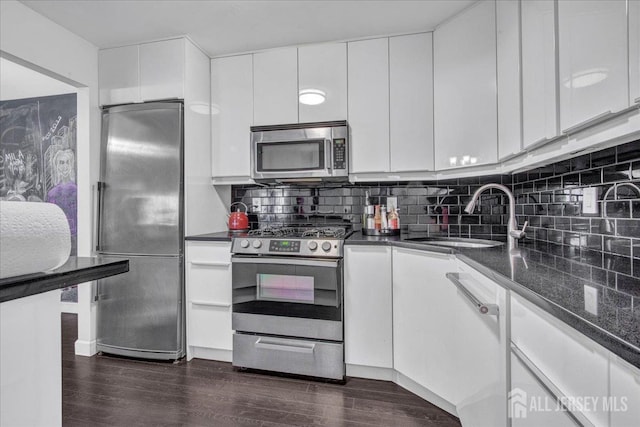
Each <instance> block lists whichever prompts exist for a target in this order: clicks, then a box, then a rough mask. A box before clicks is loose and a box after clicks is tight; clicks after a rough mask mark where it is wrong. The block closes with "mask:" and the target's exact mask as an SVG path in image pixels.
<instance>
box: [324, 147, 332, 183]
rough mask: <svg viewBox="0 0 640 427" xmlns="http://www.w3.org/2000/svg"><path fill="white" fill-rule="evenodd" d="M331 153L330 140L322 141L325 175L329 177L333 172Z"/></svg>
mask: <svg viewBox="0 0 640 427" xmlns="http://www.w3.org/2000/svg"><path fill="white" fill-rule="evenodd" d="M332 151H333V147H332V141H331V139H325V140H324V159H325V162H326V168H325V169H326V170H327V173H328V174H329V175H331V174H332V173H333V172H332V171H333V157H332V154H333V153H332Z"/></svg>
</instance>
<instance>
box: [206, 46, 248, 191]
mask: <svg viewBox="0 0 640 427" xmlns="http://www.w3.org/2000/svg"><path fill="white" fill-rule="evenodd" d="M211 105H212V109H213V111H212V115H211V130H212V132H211V139H212V148H213V149H212V166H211V167H212V176H213V178H214V180H215V179H216V178H217V177H237V178H238V179H240V180H241V181H242V180H247V181H248V180H249V176H250V175H251V164H250V130H249V129H250V127H251V125H252V124H253V55H240V56H231V57H226V58H217V59H212V60H211Z"/></svg>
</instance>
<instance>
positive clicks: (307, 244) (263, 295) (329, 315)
mask: <svg viewBox="0 0 640 427" xmlns="http://www.w3.org/2000/svg"><path fill="white" fill-rule="evenodd" d="M348 234H349V233H348V232H347V230H346V229H345V228H343V227H324V228H291V227H282V228H272V227H269V228H264V229H262V230H255V231H252V232H251V233H250V234H249V235H248V236H246V237H237V238H235V239H234V240H233V243H232V248H231V252H232V254H233V255H232V258H231V265H232V282H233V310H232V312H233V314H232V322H233V324H232V326H233V329H234V330H235V334H234V336H233V365H234V366H236V367H240V368H252V369H261V370H267V371H276V372H285V373H291V374H299V375H308V376H313V377H321V378H329V379H334V380H344V375H345V367H344V341H343V323H342V321H343V265H342V258H343V244H344V239H345V238H346V237H347V235H348Z"/></svg>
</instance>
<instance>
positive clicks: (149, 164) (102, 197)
mask: <svg viewBox="0 0 640 427" xmlns="http://www.w3.org/2000/svg"><path fill="white" fill-rule="evenodd" d="M182 123H183V107H182V104H181V103H178V102H175V103H173V102H164V103H149V104H136V105H124V106H118V107H111V108H108V109H105V110H104V111H103V113H102V146H101V156H102V158H101V161H102V164H101V178H100V182H99V183H98V194H97V201H98V203H97V205H98V206H97V218H96V224H97V230H96V252H97V253H99V254H101V255H102V256H104V257H107V258H108V257H126V258H129V260H130V264H129V265H130V271H129V274H123V275H121V276H113V277H110V278H107V279H103V280H99V281H98V284H97V295H96V299H97V319H96V320H97V349H98V351H102V352H105V353H112V354H118V355H124V356H132V357H141V358H148V359H167V360H170V359H178V358H180V357H182V356H183V355H184V303H183V301H184V285H183V280H184V279H183V277H184V273H183V253H184V251H183V241H184V239H183V237H184V236H183V233H184V231H183V230H184V227H183V208H182V207H183V130H182Z"/></svg>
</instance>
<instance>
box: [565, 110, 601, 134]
mask: <svg viewBox="0 0 640 427" xmlns="http://www.w3.org/2000/svg"><path fill="white" fill-rule="evenodd" d="M612 115H613V113H612V112H611V110H608V111H605V112H604V113H602V114H598V115H597V116H595V117H591V118H590V119H587V120H585V121H584V122H582V123H578V124H577V125H575V126H571V127H569V128H566V129H564V130H563V131H562V133H563V134H565V135H566V134H568V133H574V132H577V131H580V130H583V129H587V128H589V127H591V126H595V125H597V124H598V123H600V122H604V121H605V120H606V119H608V118H609V117H610V116H612Z"/></svg>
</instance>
